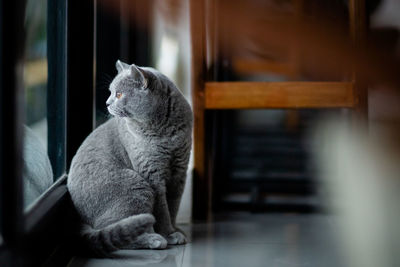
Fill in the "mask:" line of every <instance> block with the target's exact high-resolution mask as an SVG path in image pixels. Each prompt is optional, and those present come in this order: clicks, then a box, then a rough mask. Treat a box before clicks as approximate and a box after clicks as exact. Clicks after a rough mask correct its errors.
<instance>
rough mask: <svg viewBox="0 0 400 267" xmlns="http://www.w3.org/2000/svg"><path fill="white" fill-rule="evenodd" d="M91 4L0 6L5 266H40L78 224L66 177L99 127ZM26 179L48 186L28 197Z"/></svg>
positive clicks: (0, 207) (23, 0)
mask: <svg viewBox="0 0 400 267" xmlns="http://www.w3.org/2000/svg"><path fill="white" fill-rule="evenodd" d="M94 3H95V2H94V1H84V2H82V3H80V2H78V1H68V5H67V1H52V0H15V1H6V0H0V129H1V130H0V233H2V235H1V234H0V262H1V266H2V267H3V266H20V265H23V266H39V265H42V263H43V262H44V261H45V260H47V259H48V257H49V255H51V254H53V252H54V251H55V250H56V249H57V247H59V246H60V244H62V243H63V244H65V243H66V242H67V241H68V238H69V236H71V233H72V231H73V230H74V222H76V223H78V219H77V218H76V217H74V216H75V214H74V210H73V208H72V205H71V203H70V200H69V195H68V192H67V188H66V170H67V169H68V166H69V163H70V162H71V159H72V157H73V155H74V154H75V152H76V149H77V148H78V147H79V145H80V144H81V142H82V141H83V139H84V138H85V137H86V136H87V135H88V134H89V133H90V131H91V130H92V129H93V125H94V123H93V121H94V118H93V110H94V104H93V102H94V101H93V96H94V93H93V92H94V90H93V69H94V68H93V55H94V42H93V40H94V39H93V38H94ZM32 140H33V141H32ZM41 160H42V161H41ZM38 161H41V162H42V163H41V164H37V162H38ZM43 162H45V163H43ZM33 163H36V164H33ZM24 164H25V167H24ZM50 170H51V171H50ZM32 173H34V174H35V175H30V174H32ZM26 177H29V179H32V177H35V178H37V180H36V181H40V182H43V181H46V183H43V184H41V187H40V190H39V191H37V192H35V194H34V195H32V196H29V197H28V195H27V192H24V191H25V189H27V188H30V189H32V188H33V189H35V186H34V185H35V184H34V183H30V184H29V182H30V181H29V180H27V178H26ZM28 181H29V182H28ZM48 187H49V188H48ZM36 188H37V187H36ZM24 193H25V195H24ZM24 202H25V203H24ZM24 206H25V207H27V209H24ZM62 251H64V253H66V252H65V250H62ZM67 258H68V257H67ZM67 258H64V259H67ZM50 266H62V264H60V263H56V264H54V265H52V264H50Z"/></svg>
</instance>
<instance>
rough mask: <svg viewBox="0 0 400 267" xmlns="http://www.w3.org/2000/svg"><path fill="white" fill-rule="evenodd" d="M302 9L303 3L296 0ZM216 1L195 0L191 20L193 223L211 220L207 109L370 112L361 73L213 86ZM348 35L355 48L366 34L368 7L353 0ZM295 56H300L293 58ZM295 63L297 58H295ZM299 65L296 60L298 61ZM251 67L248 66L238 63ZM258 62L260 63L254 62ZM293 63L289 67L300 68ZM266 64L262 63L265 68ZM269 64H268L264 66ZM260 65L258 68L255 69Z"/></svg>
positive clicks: (364, 113) (218, 83) (228, 83)
mask: <svg viewBox="0 0 400 267" xmlns="http://www.w3.org/2000/svg"><path fill="white" fill-rule="evenodd" d="M294 2H295V4H296V3H297V4H298V5H299V2H302V1H300V0H294ZM213 3H215V1H211V0H209V1H207V0H191V1H190V21H191V41H192V91H191V92H192V103H193V111H194V176H193V177H194V180H193V186H194V188H193V216H194V219H207V218H210V216H211V203H212V201H211V200H212V199H211V196H212V194H211V192H212V177H211V175H210V174H209V171H210V170H209V168H208V165H209V164H208V163H207V161H208V158H207V155H206V149H205V137H206V136H205V111H206V110H210V109H255V108H257V109H260V108H263V109H269V108H283V109H286V108H287V109H297V108H352V109H354V110H355V111H356V112H357V114H360V115H361V116H364V117H365V116H366V114H367V104H368V103H367V89H366V86H365V85H363V84H361V83H360V82H359V81H358V79H357V73H354V74H353V75H352V79H351V81H346V82H305V81H290V82H241V81H239V82H213V81H208V80H207V75H209V72H210V71H209V68H210V66H212V65H213V64H214V63H215V62H210V58H212V56H210V55H213V54H214V53H215V49H216V48H215V43H213V42H214V41H215V40H213V39H214V38H215V35H214V33H215V32H214V31H215V29H214V28H213V19H215V17H214V16H213V15H215V9H213ZM349 19H350V23H349V25H350V35H351V37H352V40H353V42H354V45H355V46H356V47H359V46H361V45H363V43H364V40H365V35H366V28H365V25H366V17H365V3H364V1H363V0H349ZM294 58H296V57H294ZM294 61H296V59H294ZM295 63H296V64H297V62H295ZM238 64H239V67H240V64H249V63H243V62H242V63H240V62H239V63H238ZM255 64H259V63H255ZM296 64H292V65H291V66H297V65H296ZM261 65H262V64H261ZM265 66H267V67H268V66H271V64H269V63H268V62H267V63H266V64H264V65H262V67H265ZM288 66H289V65H281V67H280V65H279V64H274V65H273V66H272V68H275V69H278V70H282V72H288V73H289V74H293V73H294V71H292V70H293V69H296V68H297V67H290V68H289V69H291V70H288ZM256 67H257V66H256Z"/></svg>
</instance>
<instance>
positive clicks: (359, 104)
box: [349, 0, 368, 123]
mask: <svg viewBox="0 0 400 267" xmlns="http://www.w3.org/2000/svg"><path fill="white" fill-rule="evenodd" d="M349 19H350V36H351V39H352V42H353V45H354V48H355V49H354V51H365V49H364V48H365V46H366V41H367V14H366V7H365V0H349ZM359 56H360V55H355V58H356V59H357V57H359ZM361 56H364V55H361ZM358 67H359V66H357V65H355V66H353V68H354V69H353V75H352V82H353V83H354V89H355V90H354V91H355V100H356V105H355V107H354V112H355V114H354V115H355V118H356V119H360V120H362V121H363V122H364V123H366V122H367V118H368V87H367V85H366V84H365V83H364V82H361V81H360V80H359V79H358V73H357V69H358Z"/></svg>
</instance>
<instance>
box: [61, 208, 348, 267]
mask: <svg viewBox="0 0 400 267" xmlns="http://www.w3.org/2000/svg"><path fill="white" fill-rule="evenodd" d="M333 221H334V220H333V218H332V217H331V216H329V215H320V214H249V213H232V214H227V215H224V216H218V217H217V218H216V219H215V220H214V222H213V223H204V224H193V225H186V226H182V229H184V230H185V231H186V233H187V234H188V236H189V238H190V240H191V242H190V243H189V244H187V245H184V246H173V247H170V248H169V249H166V250H130V251H128V250H124V251H118V252H116V258H114V259H86V258H74V259H73V260H72V261H71V262H70V264H69V266H70V267H83V266H84V267H89V266H90V267H102V266H104V267H105V266H110V267H123V266H124V267H125V266H163V267H166V266H187V267H189V266H210V267H211V266H229V267H231V266H240V267H253V266H266V267H281V266H282V267H289V266H290V267H292V266H302V267H306V266H307V267H311V266H313V267H314V266H315V267H331V266H332V267H340V266H343V264H342V263H341V261H340V257H339V256H338V252H337V247H336V246H335V243H334V240H333V236H334V235H335V231H336V230H335V228H336V227H335V225H334V223H333Z"/></svg>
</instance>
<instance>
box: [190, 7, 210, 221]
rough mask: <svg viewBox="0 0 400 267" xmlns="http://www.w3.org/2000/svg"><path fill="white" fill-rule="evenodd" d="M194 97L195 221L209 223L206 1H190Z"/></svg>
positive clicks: (192, 89)
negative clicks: (205, 101) (205, 96)
mask: <svg viewBox="0 0 400 267" xmlns="http://www.w3.org/2000/svg"><path fill="white" fill-rule="evenodd" d="M190 23H191V25H190V31H191V46H192V47H191V48H192V59H191V60H192V62H191V68H192V70H191V75H192V78H191V87H192V88H191V94H192V105H193V113H194V130H193V137H194V140H193V142H194V143H193V148H194V172H193V204H194V205H193V218H194V219H207V217H208V215H209V212H210V211H211V209H210V205H211V201H210V195H211V192H210V188H209V187H210V184H209V181H208V179H209V177H207V175H206V164H205V162H206V161H205V122H204V118H205V114H204V111H205V109H204V85H205V81H204V78H205V74H206V61H205V59H206V38H205V34H206V23H205V1H204V0H191V1H190Z"/></svg>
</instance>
